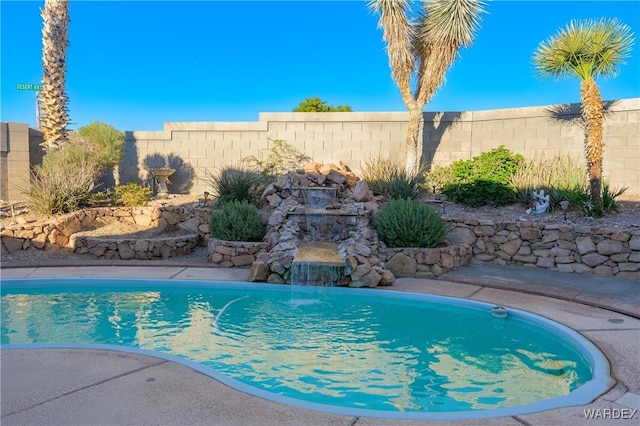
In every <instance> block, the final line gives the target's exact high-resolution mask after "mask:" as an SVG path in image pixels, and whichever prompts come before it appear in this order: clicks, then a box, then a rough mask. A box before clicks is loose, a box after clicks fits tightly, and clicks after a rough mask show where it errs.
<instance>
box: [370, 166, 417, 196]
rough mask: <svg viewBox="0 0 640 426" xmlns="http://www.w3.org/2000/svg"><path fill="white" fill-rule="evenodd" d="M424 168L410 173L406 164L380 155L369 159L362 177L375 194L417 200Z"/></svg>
mask: <svg viewBox="0 0 640 426" xmlns="http://www.w3.org/2000/svg"><path fill="white" fill-rule="evenodd" d="M423 175H424V170H422V169H421V170H419V171H418V172H416V173H413V174H411V173H408V172H407V170H406V168H405V166H404V164H403V163H401V162H398V161H392V160H390V159H387V158H383V157H382V156H379V157H377V158H375V159H369V160H367V161H366V162H365V164H364V167H363V168H362V178H363V179H364V180H365V181H367V184H368V185H369V189H371V191H372V192H373V193H374V194H379V195H384V196H385V197H387V198H389V199H402V198H410V199H412V200H415V199H416V198H417V197H418V196H419V195H420V194H421V192H422V186H421V183H422V181H423Z"/></svg>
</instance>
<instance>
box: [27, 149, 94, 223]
mask: <svg viewBox="0 0 640 426" xmlns="http://www.w3.org/2000/svg"><path fill="white" fill-rule="evenodd" d="M99 173H100V169H99V167H97V166H96V165H95V164H94V163H92V162H90V161H88V160H87V158H86V156H85V152H84V150H82V149H81V148H78V147H74V146H65V147H63V148H60V149H58V150H55V151H50V152H48V153H47V155H45V156H44V159H43V161H42V164H39V165H37V166H35V167H34V170H33V172H32V173H31V180H30V183H29V186H28V187H27V188H24V189H23V191H24V192H26V194H27V196H28V198H29V204H30V206H31V208H32V209H33V210H34V211H36V212H38V213H42V214H59V213H69V212H72V211H75V210H78V209H80V208H82V207H86V206H87V205H89V204H90V202H91V199H92V192H93V190H94V189H95V187H96V185H95V180H96V178H97V177H98V175H99Z"/></svg>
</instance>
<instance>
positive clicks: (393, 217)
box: [375, 199, 447, 247]
mask: <svg viewBox="0 0 640 426" xmlns="http://www.w3.org/2000/svg"><path fill="white" fill-rule="evenodd" d="M375 226H376V231H378V235H379V236H380V239H381V240H382V241H383V242H384V243H385V244H386V245H387V246H389V247H438V245H440V243H441V242H442V240H443V239H444V237H445V236H446V235H447V228H446V226H445V223H444V221H443V220H442V218H441V217H440V215H439V214H438V213H437V212H435V211H433V210H431V209H430V208H429V207H427V206H426V205H424V204H418V203H417V202H416V201H414V200H412V199H400V200H391V201H389V204H387V205H386V207H384V208H383V209H382V210H381V211H380V213H378V215H377V216H376V224H375Z"/></svg>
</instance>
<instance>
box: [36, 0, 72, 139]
mask: <svg viewBox="0 0 640 426" xmlns="http://www.w3.org/2000/svg"><path fill="white" fill-rule="evenodd" d="M42 20H43V26H42V67H43V76H42V93H41V101H42V118H41V120H40V122H41V126H42V133H43V140H44V142H43V143H42V145H43V146H44V148H45V150H49V149H56V148H59V147H61V146H62V145H64V144H65V143H66V141H67V124H68V122H69V114H68V109H67V103H68V101H69V99H68V97H67V94H66V90H65V73H66V71H67V65H66V58H67V46H68V45H69V37H68V30H67V28H68V24H69V2H68V0H45V3H44V8H43V9H42Z"/></svg>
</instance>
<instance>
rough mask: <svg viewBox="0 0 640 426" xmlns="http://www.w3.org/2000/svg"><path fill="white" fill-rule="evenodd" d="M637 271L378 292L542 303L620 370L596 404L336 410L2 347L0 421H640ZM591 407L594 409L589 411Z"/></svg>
mask: <svg viewBox="0 0 640 426" xmlns="http://www.w3.org/2000/svg"><path fill="white" fill-rule="evenodd" d="M0 272H1V277H2V279H10V278H52V277H108V278H145V279H153V278H157V279H179V280H218V281H224V280H228V281H245V280H246V278H247V275H248V271H247V270H245V269H214V268H210V267H205V266H202V267H200V266H197V265H188V266H182V265H176V264H169V263H167V264H154V265H153V266H150V267H149V266H142V265H124V264H123V265H108V266H105V265H104V264H103V265H102V266H79V265H64V266H58V267H50V266H42V265H33V266H28V265H27V266H23V267H20V268H8V267H3V268H2V269H1V271H0ZM639 286H640V283H639V282H636V281H628V280H619V279H615V278H610V277H608V278H605V277H593V276H584V275H578V274H566V273H560V272H552V271H540V270H532V269H530V268H514V267H500V266H496V265H485V264H482V265H471V266H468V267H465V268H461V269H459V270H456V271H453V272H450V273H448V274H446V275H444V276H442V277H440V279H437V280H428V279H414V278H401V279H399V280H398V281H397V283H396V284H395V285H394V286H392V287H388V288H385V289H380V291H386V290H387V289H390V290H397V291H410V292H418V293H431V294H437V295H443V296H454V297H460V298H466V299H471V300H478V301H483V302H488V303H497V304H502V305H505V306H507V307H512V308H518V309H522V310H526V311H529V312H533V313H536V314H538V315H541V316H543V317H546V318H549V319H552V320H554V321H557V322H559V323H561V324H564V325H566V326H568V327H570V328H572V329H574V330H576V331H578V332H579V333H580V334H582V335H583V336H585V337H586V338H587V339H589V340H590V341H591V342H593V343H594V344H595V345H596V346H598V348H600V350H601V351H602V352H603V353H604V354H605V355H606V356H607V358H608V360H609V362H610V364H611V367H612V372H611V376H612V377H613V379H614V380H615V383H613V384H612V387H611V389H610V390H609V391H607V392H606V393H604V394H603V395H602V396H600V397H599V398H597V399H596V400H595V401H593V402H592V403H591V404H588V405H584V406H578V407H569V408H562V409H556V410H549V411H543V412H538V413H533V414H524V415H518V416H512V417H498V418H488V419H472V420H457V421H451V420H445V421H433V420H393V419H386V418H370V417H354V416H343V415H335V414H328V413H323V412H318V411H312V410H307V409H303V408H299V407H294V406H291V405H285V404H280V403H277V402H272V401H268V400H265V399H262V398H259V397H256V396H252V395H249V394H246V393H243V392H240V391H238V390H235V389H232V388H230V387H228V386H226V385H224V384H222V383H221V382H219V381H217V380H215V379H213V378H211V377H209V376H207V375H204V374H202V373H201V372H199V371H197V370H195V369H193V368H190V367H189V366H188V365H183V364H180V363H177V362H173V361H171V360H167V359H164V358H161V357H155V356H150V355H149V354H141V353H132V352H124V351H112V350H105V349H79V348H50V349H34V348H25V349H11V350H2V353H1V356H2V359H1V365H0V367H1V382H2V388H1V409H2V410H1V412H2V414H1V423H2V424H3V425H36V424H48V425H75V424H77V425H124V424H130V425H146V424H155V425H198V424H203V425H345V426H347V425H354V426H365V425H391V424H394V425H395V424H398V425H412V424H416V425H417V424H447V425H531V426H537V425H585V424H586V425H599V424H634V425H637V424H640V420H639V419H640V412H636V411H635V410H638V409H640V396H639V395H640V373H639V368H638V367H639V365H640V362H639V361H640V319H638V318H639V317H640V301H639V298H640V292H639V291H638V287H639ZM587 410H589V411H588V412H589V413H591V416H593V417H595V418H594V419H589V418H587Z"/></svg>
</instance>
